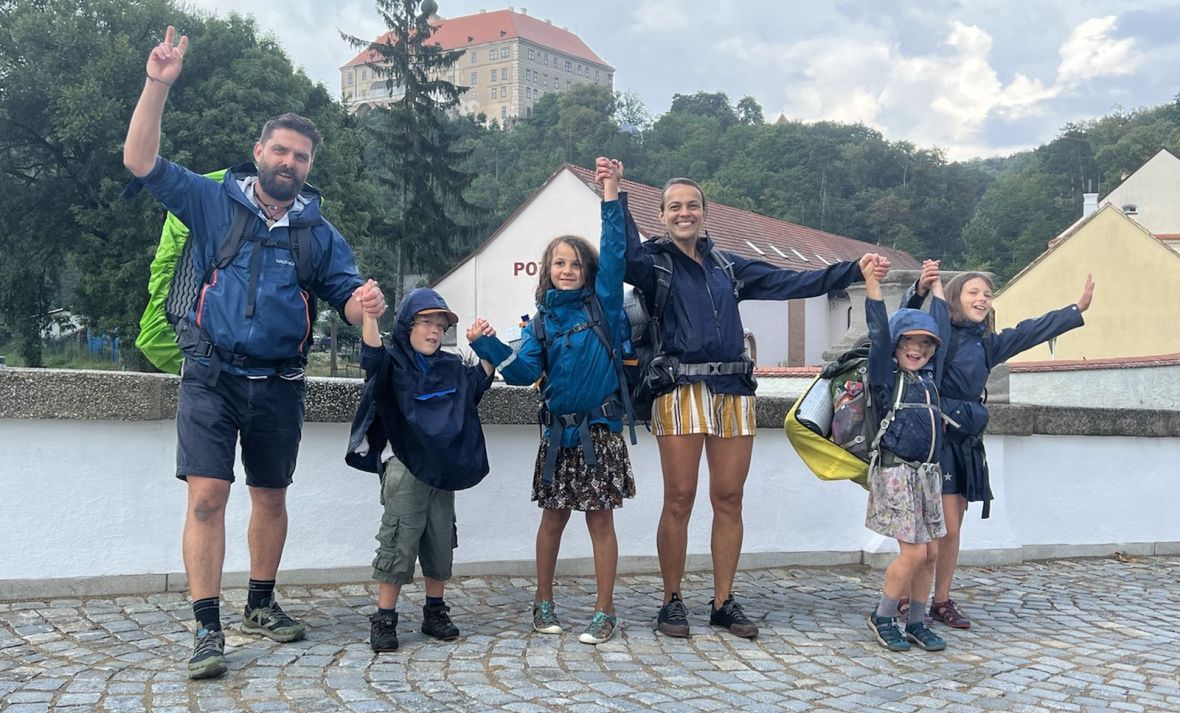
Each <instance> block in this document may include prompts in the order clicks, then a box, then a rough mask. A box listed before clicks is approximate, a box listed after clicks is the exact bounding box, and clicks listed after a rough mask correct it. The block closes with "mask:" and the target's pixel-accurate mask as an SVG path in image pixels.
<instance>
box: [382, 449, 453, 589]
mask: <svg viewBox="0 0 1180 713" xmlns="http://www.w3.org/2000/svg"><path fill="white" fill-rule="evenodd" d="M381 504H382V505H384V506H385V513H384V514H383V515H382V516H381V529H380V530H378V532H377V542H378V546H377V556H376V557H374V558H373V579H375V580H377V581H378V582H387V583H389V584H398V585H404V584H409V583H410V582H413V581H414V562H415V560H418V561H421V563H422V574H423V575H425V576H427V577H430V578H431V579H438V580H447V579H450V578H451V563H452V561H453V560H454V549H455V548H456V547H458V546H459V536H458V531H457V529H456V527H455V493H454V492H453V491H450V490H440V489H438V488H435V487H433V486H430V485H427V484H426V483H423V482H422V481H421V480H418V479H417V478H415V477H414V476H413V474H411V473H410V471H409V470H408V469H407V468H406V466H405V465H403V464H402V462H401V461H399V460H398V459H397V458H390V459H389V461H388V462H387V463H386V464H385V472H384V473H383V474H382V475H381Z"/></svg>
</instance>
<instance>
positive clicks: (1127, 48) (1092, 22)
mask: <svg viewBox="0 0 1180 713" xmlns="http://www.w3.org/2000/svg"><path fill="white" fill-rule="evenodd" d="M1114 30H1115V17H1114V15H1108V16H1106V17H1095V18H1091V19H1089V20H1086V21H1085V22H1083V23H1082V24H1080V25H1078V26H1077V27H1075V28H1074V29H1073V32H1071V33H1070V34H1069V38H1068V39H1066V41H1065V42H1064V43H1063V44H1062V45H1061V49H1060V51H1059V52H1058V54H1059V55H1060V56H1061V64H1060V65H1058V67H1057V82H1058V84H1061V85H1064V86H1074V85H1077V84H1081V83H1082V82H1085V81H1086V80H1089V79H1094V78H1096V77H1117V76H1120V75H1127V74H1132V73H1134V72H1135V70H1136V69H1137V68H1138V67H1139V64H1140V62H1141V61H1142V58H1141V57H1140V56H1139V55H1138V53H1137V52H1136V51H1135V40H1133V39H1131V38H1124V39H1117V40H1116V39H1113V38H1112V37H1110V34H1111V33H1112V32H1113V31H1114Z"/></svg>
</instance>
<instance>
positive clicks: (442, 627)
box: [422, 604, 459, 641]
mask: <svg viewBox="0 0 1180 713" xmlns="http://www.w3.org/2000/svg"><path fill="white" fill-rule="evenodd" d="M450 610H451V608H450V607H449V606H447V605H446V604H427V605H426V606H424V607H422V633H423V634H426V635H427V636H432V637H434V638H436V639H442V640H443V641H451V640H453V639H457V638H459V628H458V627H457V626H455V624H454V623H453V622H452V621H451V617H450V616H448V615H447V612H449V611H450Z"/></svg>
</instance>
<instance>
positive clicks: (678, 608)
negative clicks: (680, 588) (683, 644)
mask: <svg viewBox="0 0 1180 713" xmlns="http://www.w3.org/2000/svg"><path fill="white" fill-rule="evenodd" d="M656 629H657V630H658V631H659V632H660V633H661V634H663V635H664V636H675V637H677V638H680V639H687V638H688V609H686V608H685V607H684V602H683V601H681V599H680V595H679V594H673V595H672V599H671V600H669V601H668V603H667V604H665V605H664V606H662V607H660V613H659V616H657V617H656Z"/></svg>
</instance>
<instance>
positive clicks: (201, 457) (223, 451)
mask: <svg viewBox="0 0 1180 713" xmlns="http://www.w3.org/2000/svg"><path fill="white" fill-rule="evenodd" d="M211 368H216V367H209V366H206V365H204V364H200V363H198V362H196V361H193V360H191V359H186V360H185V364H184V371H183V373H182V375H181V378H180V398H179V400H178V401H177V404H176V477H177V478H180V479H181V480H185V479H186V478H187V477H188V476H190V475H198V476H204V477H207V478H218V479H220V480H228V481H229V482H231V483H232V482H233V481H234V450H235V446H236V445H237V441H238V437H239V435H240V436H241V440H242V466H243V467H244V468H245V470H246V485H249V486H251V487H255V488H285V487H287V486H288V485H290V484H291V476H292V475H293V474H294V472H295V458H296V456H297V455H298V454H299V438H300V435H301V433H302V431H303V397H304V393H305V391H306V388H307V387H306V386H305V383H304V380H303V378H302V376H300V378H297V379H286V378H283V377H281V376H277V375H276V376H270V377H266V378H250V377H246V376H236V375H233V374H228V373H226V372H221V373H220V374H219V375H218V376H217V379H216V381H215V383H214V384H213V385H212V386H211V385H209V383H208V382H209V381H210V379H209V378H208V376H209V370H210V369H211Z"/></svg>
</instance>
